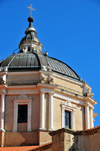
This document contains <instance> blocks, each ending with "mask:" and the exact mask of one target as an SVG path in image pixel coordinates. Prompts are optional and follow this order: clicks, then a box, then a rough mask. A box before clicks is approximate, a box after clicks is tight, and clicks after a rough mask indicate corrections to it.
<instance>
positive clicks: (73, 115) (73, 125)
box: [61, 100, 76, 130]
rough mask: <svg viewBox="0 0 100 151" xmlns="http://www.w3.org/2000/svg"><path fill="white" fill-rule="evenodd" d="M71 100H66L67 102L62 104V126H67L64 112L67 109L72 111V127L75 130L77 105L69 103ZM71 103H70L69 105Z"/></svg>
mask: <svg viewBox="0 0 100 151" xmlns="http://www.w3.org/2000/svg"><path fill="white" fill-rule="evenodd" d="M69 102H70V101H69V100H68V101H66V102H65V103H63V104H61V107H62V128H63V127H65V120H64V114H65V111H69V112H71V129H72V130H75V110H76V108H75V107H72V106H71V103H69ZM67 104H69V105H67Z"/></svg>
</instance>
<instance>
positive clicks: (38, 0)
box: [0, 0, 100, 126]
mask: <svg viewBox="0 0 100 151" xmlns="http://www.w3.org/2000/svg"><path fill="white" fill-rule="evenodd" d="M30 4H32V5H33V8H35V10H36V11H35V12H33V13H32V15H33V17H34V23H33V25H34V28H35V29H36V30H37V35H38V37H39V39H40V41H41V43H42V44H43V48H44V49H46V50H47V52H48V54H49V56H51V57H54V58H57V59H59V60H61V61H63V62H65V63H67V64H68V65H69V66H70V67H72V68H73V69H74V70H75V71H76V73H77V74H78V75H79V76H80V77H81V78H82V79H83V80H85V81H86V82H87V83H88V84H89V85H90V86H91V87H92V88H93V89H92V92H93V93H94V99H95V100H96V101H97V102H98V105H96V106H95V110H94V111H95V112H96V113H99V114H98V116H97V117H96V118H95V120H96V121H95V126H97V125H100V109H99V108H100V97H99V94H100V92H99V88H100V69H99V66H100V59H99V58H100V1H99V0H62V1H61V0H17V1H15V0H0V46H1V47H0V60H2V59H5V58H6V57H7V56H9V55H11V54H12V53H13V50H14V49H16V48H18V44H19V43H20V40H21V39H22V37H23V36H24V35H25V34H24V32H25V30H26V28H27V27H28V22H27V18H28V17H29V15H30V11H29V10H28V9H27V6H29V5H30ZM16 52H17V51H16Z"/></svg>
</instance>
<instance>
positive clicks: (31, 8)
mask: <svg viewBox="0 0 100 151" xmlns="http://www.w3.org/2000/svg"><path fill="white" fill-rule="evenodd" d="M27 8H28V9H30V17H32V10H33V11H35V9H34V8H33V7H32V4H30V7H29V6H27Z"/></svg>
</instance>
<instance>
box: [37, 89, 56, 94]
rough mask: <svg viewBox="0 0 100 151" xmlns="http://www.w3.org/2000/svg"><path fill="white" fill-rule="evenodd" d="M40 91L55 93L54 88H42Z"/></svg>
mask: <svg viewBox="0 0 100 151" xmlns="http://www.w3.org/2000/svg"><path fill="white" fill-rule="evenodd" d="M40 91H41V92H43V93H54V91H53V89H47V88H41V89H40Z"/></svg>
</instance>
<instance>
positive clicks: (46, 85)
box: [37, 83, 57, 88]
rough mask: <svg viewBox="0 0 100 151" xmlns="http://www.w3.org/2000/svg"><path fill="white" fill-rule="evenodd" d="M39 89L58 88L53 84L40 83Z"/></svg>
mask: <svg viewBox="0 0 100 151" xmlns="http://www.w3.org/2000/svg"><path fill="white" fill-rule="evenodd" d="M37 87H47V88H57V86H55V85H52V84H44V83H38V84H37Z"/></svg>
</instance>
